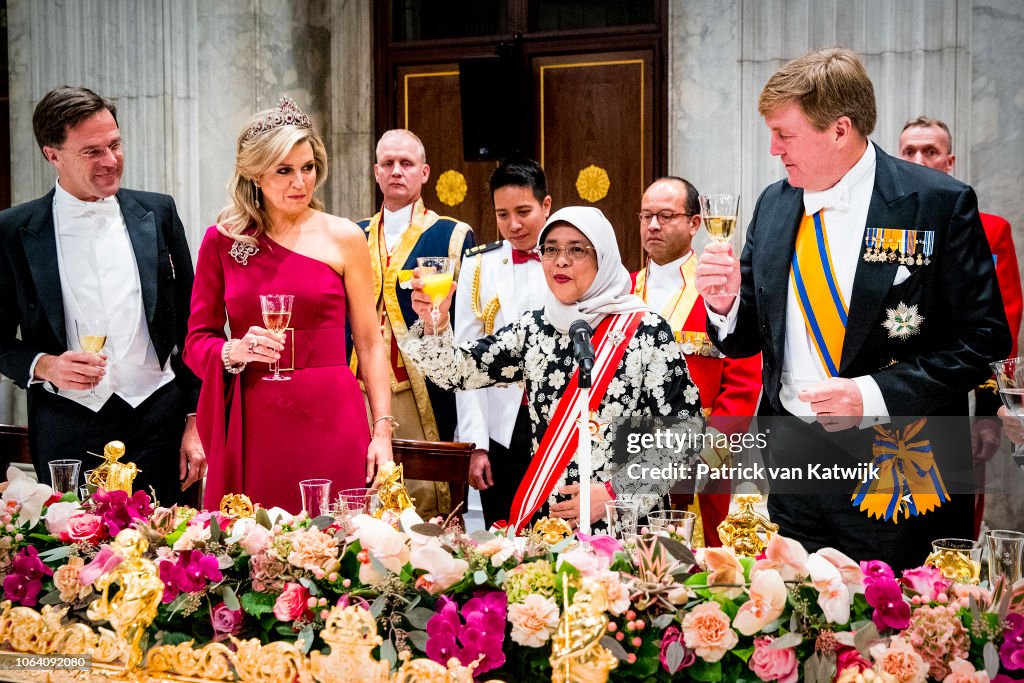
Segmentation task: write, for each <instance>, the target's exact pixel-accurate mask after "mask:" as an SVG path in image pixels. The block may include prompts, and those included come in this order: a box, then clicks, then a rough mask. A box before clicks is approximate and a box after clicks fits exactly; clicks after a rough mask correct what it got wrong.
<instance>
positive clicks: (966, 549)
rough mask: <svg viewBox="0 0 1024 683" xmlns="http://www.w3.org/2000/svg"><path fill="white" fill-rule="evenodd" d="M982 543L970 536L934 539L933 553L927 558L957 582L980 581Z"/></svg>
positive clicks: (926, 562)
mask: <svg viewBox="0 0 1024 683" xmlns="http://www.w3.org/2000/svg"><path fill="white" fill-rule="evenodd" d="M982 549H983V548H982V546H981V544H980V543H978V542H976V541H974V540H973V539H970V538H940V539H937V540H935V541H932V553H931V555H929V556H928V559H927V560H925V564H928V565H931V566H933V567H935V568H936V569H938V570H939V571H940V572H942V575H943V576H944V577H946V578H947V579H952V580H953V581H956V582H957V583H972V584H976V583H978V581H979V579H980V577H981V552H982Z"/></svg>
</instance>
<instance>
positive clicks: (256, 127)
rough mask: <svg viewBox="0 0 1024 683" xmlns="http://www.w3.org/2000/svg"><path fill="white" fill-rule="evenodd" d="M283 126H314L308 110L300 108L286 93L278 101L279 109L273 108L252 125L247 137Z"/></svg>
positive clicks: (250, 138) (247, 138)
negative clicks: (307, 112)
mask: <svg viewBox="0 0 1024 683" xmlns="http://www.w3.org/2000/svg"><path fill="white" fill-rule="evenodd" d="M281 126H299V127H300V128H312V127H313V124H312V122H311V121H310V120H309V116H308V115H307V114H306V112H304V111H302V110H301V109H299V105H297V104H295V100H293V99H292V98H290V97H288V96H287V95H284V96H282V97H281V101H280V102H278V103H277V109H271V110H270V111H269V112H267V115H266V116H264V117H263V118H261V119H260V120H259V121H257V122H256V123H254V124H253V125H252V126H250V127H249V130H247V131H245V139H246V140H252V139H253V138H254V137H256V136H258V135H263V134H264V133H266V132H267V131H270V130H274V129H275V128H280V127H281Z"/></svg>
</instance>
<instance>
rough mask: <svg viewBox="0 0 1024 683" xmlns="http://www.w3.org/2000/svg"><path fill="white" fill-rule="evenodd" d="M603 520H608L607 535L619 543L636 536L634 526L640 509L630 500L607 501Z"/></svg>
mask: <svg viewBox="0 0 1024 683" xmlns="http://www.w3.org/2000/svg"><path fill="white" fill-rule="evenodd" d="M604 511H605V519H607V520H608V534H609V535H610V536H612V537H613V538H617V539H619V540H620V541H627V540H629V539H631V538H633V537H634V536H636V524H637V520H638V519H639V516H640V509H639V508H638V507H637V504H636V502H635V501H632V500H621V499H620V500H609V501H608V502H607V503H605V504H604Z"/></svg>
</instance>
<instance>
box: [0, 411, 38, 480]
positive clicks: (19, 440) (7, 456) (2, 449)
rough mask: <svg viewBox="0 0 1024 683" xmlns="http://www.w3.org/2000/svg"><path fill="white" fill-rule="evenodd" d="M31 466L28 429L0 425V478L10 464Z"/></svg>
mask: <svg viewBox="0 0 1024 683" xmlns="http://www.w3.org/2000/svg"><path fill="white" fill-rule="evenodd" d="M16 462H17V463H22V464H25V465H31V464H32V457H31V456H30V455H29V452H28V427H25V426H23V425H3V424H0V467H2V469H0V477H3V476H5V473H6V472H7V468H8V467H9V466H10V465H11V464H12V463H16Z"/></svg>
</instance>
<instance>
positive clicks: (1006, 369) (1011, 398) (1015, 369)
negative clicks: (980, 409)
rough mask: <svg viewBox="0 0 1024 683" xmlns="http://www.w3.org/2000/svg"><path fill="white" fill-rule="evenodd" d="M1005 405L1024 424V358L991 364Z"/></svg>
mask: <svg viewBox="0 0 1024 683" xmlns="http://www.w3.org/2000/svg"><path fill="white" fill-rule="evenodd" d="M989 367H991V368H992V373H993V374H994V375H995V380H996V387H997V388H998V389H999V398H1001V399H1002V400H1003V405H1004V406H1006V409H1007V410H1009V411H1010V413H1011V414H1013V415H1016V416H1017V419H1018V420H1020V421H1021V422H1022V423H1024V356H1018V357H1016V358H1008V359H1006V360H1001V361H997V362H995V363H989Z"/></svg>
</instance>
